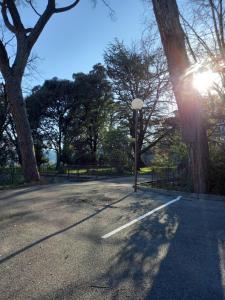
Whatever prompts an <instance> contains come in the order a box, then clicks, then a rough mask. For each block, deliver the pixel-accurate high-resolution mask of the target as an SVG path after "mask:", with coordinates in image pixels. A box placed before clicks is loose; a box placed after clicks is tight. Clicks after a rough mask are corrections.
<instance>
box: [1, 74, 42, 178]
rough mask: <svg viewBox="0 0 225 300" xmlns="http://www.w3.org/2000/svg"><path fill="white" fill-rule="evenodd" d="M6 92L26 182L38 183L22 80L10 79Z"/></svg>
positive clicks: (7, 82)
mask: <svg viewBox="0 0 225 300" xmlns="http://www.w3.org/2000/svg"><path fill="white" fill-rule="evenodd" d="M6 90H7V97H8V101H9V105H10V110H11V113H12V116H13V120H14V122H15V126H16V132H17V136H18V141H19V147H20V153H21V157H22V167H23V173H24V177H25V180H26V181H27V182H32V181H38V180H39V179H40V176H39V173H38V169H37V163H36V158H35V152H34V144H33V139H32V135H31V129H30V124H29V121H28V117H27V113H26V106H25V102H24V99H23V95H22V90H21V85H20V79H18V80H16V79H15V77H14V78H13V79H8V80H7V81H6Z"/></svg>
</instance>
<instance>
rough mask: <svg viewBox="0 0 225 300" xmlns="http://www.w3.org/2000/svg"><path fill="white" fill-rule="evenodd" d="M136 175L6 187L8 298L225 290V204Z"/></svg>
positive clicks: (4, 276) (3, 280) (2, 239)
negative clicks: (168, 190) (183, 194)
mask: <svg viewBox="0 0 225 300" xmlns="http://www.w3.org/2000/svg"><path fill="white" fill-rule="evenodd" d="M130 181H131V179H128V180H123V181H121V180H120V179H114V180H108V181H104V182H89V183H80V184H74V183H73V184H58V185H49V186H40V187H30V188H23V189H18V190H12V191H4V192H3V191H0V299H1V300H7V299H21V300H27V299H35V300H45V299H60V300H61V299H76V300H77V299H78V300H79V299H98V300H99V299H135V300H136V299H152V300H155V299H160V300H161V299H167V300H170V299H171V300H172V299H173V300H176V299H179V300H181V299H188V300H192V299H196V300H199V299H204V300H205V299H206V300H207V299H208V300H213V299H215V300H221V299H225V203H224V202H221V201H209V200H188V199H183V198H182V199H181V200H180V201H177V202H175V203H173V204H171V205H169V206H167V207H165V208H163V209H161V210H159V211H157V212H156V213H154V214H152V215H150V216H148V217H146V218H145V219H143V220H141V221H140V222H138V223H136V224H133V225H132V226H129V227H128V228H126V229H124V230H122V231H120V232H118V233H116V234H115V235H113V236H111V237H109V238H108V239H102V238H101V237H102V236H103V235H104V234H106V233H109V232H110V231H112V230H114V229H116V228H118V227H120V226H122V225H124V224H126V223H128V222H130V221H132V220H133V219H135V218H136V217H139V216H141V215H143V214H145V213H146V212H148V211H151V210H152V209H154V208H156V207H159V206H160V205H163V204H165V203H168V202H169V201H171V200H172V199H174V197H168V196H162V195H159V194H158V195H156V194H154V193H150V192H146V191H145V192H143V191H139V192H138V193H137V194H136V195H134V194H133V193H132V190H131V185H130Z"/></svg>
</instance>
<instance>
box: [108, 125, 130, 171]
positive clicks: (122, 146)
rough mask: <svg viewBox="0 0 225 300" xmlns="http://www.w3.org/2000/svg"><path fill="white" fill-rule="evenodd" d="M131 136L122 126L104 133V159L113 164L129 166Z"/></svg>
mask: <svg viewBox="0 0 225 300" xmlns="http://www.w3.org/2000/svg"><path fill="white" fill-rule="evenodd" d="M129 150H130V149H129V138H128V136H127V132H126V131H124V130H123V129H121V128H112V129H110V130H109V131H107V132H106V133H105V135H104V139H103V145H102V151H103V157H104V160H105V161H107V162H109V163H110V164H111V165H118V166H128V164H129V155H128V153H129Z"/></svg>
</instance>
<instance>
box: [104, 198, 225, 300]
mask: <svg viewBox="0 0 225 300" xmlns="http://www.w3.org/2000/svg"><path fill="white" fill-rule="evenodd" d="M185 202H186V203H185ZM216 217H217V219H215V215H213V213H212V211H211V210H210V209H207V208H205V207H204V204H203V205H202V204H201V205H192V204H191V203H190V202H189V201H184V202H183V204H182V205H180V203H177V204H174V205H171V206H169V207H167V209H166V210H165V212H163V211H161V212H160V213H157V214H156V215H154V216H152V217H151V218H146V219H144V220H143V221H142V222H141V223H138V224H137V225H134V226H135V227H134V228H133V230H132V232H131V233H130V234H129V235H128V236H127V237H126V236H125V240H124V236H122V239H121V243H123V246H122V247H121V248H120V249H119V251H118V252H117V253H116V254H115V255H114V257H113V259H112V263H111V266H110V267H109V269H108V272H107V274H105V279H106V280H107V282H108V286H109V287H111V289H109V290H108V289H107V290H105V299H123V298H124V297H128V296H129V299H151V300H155V299H167V300H178V299H179V300H181V299H190V300H192V299H198V300H200V299H204V300H205V299H210V300H213V299H215V300H222V299H224V295H225V294H224V288H225V286H223V283H222V276H221V273H222V270H221V260H223V258H224V257H225V249H224V248H223V247H224V240H225V239H224V237H225V230H224V228H225V220H224V219H225V218H224V211H221V212H218V211H217V213H216ZM114 238H115V237H114ZM117 238H120V237H117ZM219 241H220V251H221V253H222V254H221V253H220V254H219V251H218V242H219ZM221 241H223V242H221ZM111 242H112V243H113V241H111ZM221 249H222V250H221ZM222 255H223V256H222ZM224 264H225V262H224ZM223 271H225V269H224V270H223Z"/></svg>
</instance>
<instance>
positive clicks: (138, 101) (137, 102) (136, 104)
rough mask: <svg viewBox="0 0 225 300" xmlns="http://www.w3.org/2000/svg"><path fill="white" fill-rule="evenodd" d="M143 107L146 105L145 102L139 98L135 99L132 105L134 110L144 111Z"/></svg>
mask: <svg viewBox="0 0 225 300" xmlns="http://www.w3.org/2000/svg"><path fill="white" fill-rule="evenodd" d="M143 105H144V102H143V101H142V100H141V99H139V98H135V99H134V100H133V101H132V103H131V106H132V108H133V109H135V110H140V109H142V107H143Z"/></svg>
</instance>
